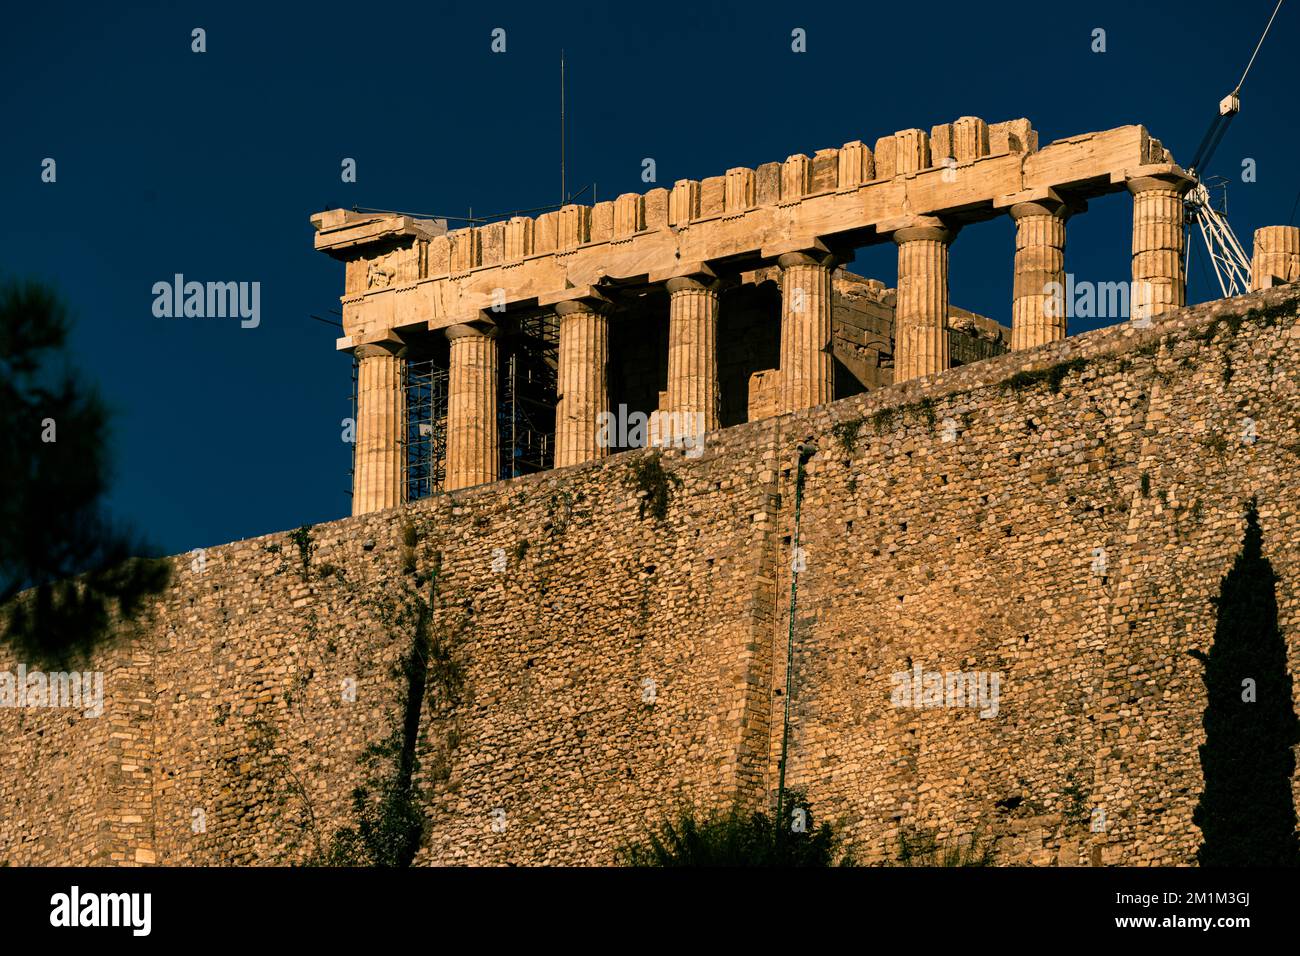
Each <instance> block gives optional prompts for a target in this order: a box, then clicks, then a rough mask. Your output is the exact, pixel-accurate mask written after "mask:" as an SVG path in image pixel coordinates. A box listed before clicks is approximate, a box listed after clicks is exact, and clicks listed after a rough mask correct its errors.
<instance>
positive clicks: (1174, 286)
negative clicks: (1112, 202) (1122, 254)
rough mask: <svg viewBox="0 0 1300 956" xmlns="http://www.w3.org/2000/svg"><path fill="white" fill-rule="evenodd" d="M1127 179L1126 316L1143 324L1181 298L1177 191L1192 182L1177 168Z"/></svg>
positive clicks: (1180, 210) (1184, 282)
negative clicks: (1129, 281) (1129, 272)
mask: <svg viewBox="0 0 1300 956" xmlns="http://www.w3.org/2000/svg"><path fill="white" fill-rule="evenodd" d="M1169 169H1170V167H1165V168H1164V170H1163V171H1160V172H1155V173H1153V174H1151V175H1148V176H1135V177H1133V178H1131V179H1129V180H1128V189H1129V192H1131V193H1132V194H1133V288H1132V290H1131V292H1130V293H1129V315H1130V316H1131V318H1132V320H1133V321H1135V322H1145V321H1147V320H1148V319H1150V318H1151V316H1153V315H1159V314H1160V313H1161V312H1167V311H1168V310H1169V309H1177V308H1179V307H1180V306H1182V305H1183V304H1184V303H1185V302H1186V297H1187V277H1186V275H1185V274H1184V272H1183V194H1184V193H1185V192H1187V190H1188V189H1190V188H1191V186H1192V180H1191V179H1189V178H1188V177H1187V176H1185V175H1183V174H1182V173H1180V172H1176V171H1169Z"/></svg>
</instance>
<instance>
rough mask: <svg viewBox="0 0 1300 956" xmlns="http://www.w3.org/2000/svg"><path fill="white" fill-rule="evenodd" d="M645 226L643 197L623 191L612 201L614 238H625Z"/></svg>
mask: <svg viewBox="0 0 1300 956" xmlns="http://www.w3.org/2000/svg"><path fill="white" fill-rule="evenodd" d="M644 228H645V197H644V196H642V195H641V194H640V193H624V194H623V195H621V196H619V197H618V199H616V200H615V201H614V238H615V239H625V238H627V237H628V236H631V235H634V234H636V233H638V232H640V231H641V230H642V229H644Z"/></svg>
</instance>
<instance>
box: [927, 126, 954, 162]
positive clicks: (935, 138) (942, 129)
mask: <svg viewBox="0 0 1300 956" xmlns="http://www.w3.org/2000/svg"><path fill="white" fill-rule="evenodd" d="M947 156H952V157H955V156H956V153H955V152H953V145H952V124H951V123H940V124H939V125H938V126H932V127H930V159H931V160H932V161H933V162H934V164H935V165H936V166H942V165H943V160H944V157H947Z"/></svg>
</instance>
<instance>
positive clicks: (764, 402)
mask: <svg viewBox="0 0 1300 956" xmlns="http://www.w3.org/2000/svg"><path fill="white" fill-rule="evenodd" d="M780 411H781V370H780V369H777V368H769V369H764V370H763V371H761V372H755V373H754V374H752V375H750V376H749V421H751V422H756V421H758V420H759V419H762V418H771V417H772V416H773V415H777V414H780Z"/></svg>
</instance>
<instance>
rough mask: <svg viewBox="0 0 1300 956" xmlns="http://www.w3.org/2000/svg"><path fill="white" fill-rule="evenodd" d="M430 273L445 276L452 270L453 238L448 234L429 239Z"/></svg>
mask: <svg viewBox="0 0 1300 956" xmlns="http://www.w3.org/2000/svg"><path fill="white" fill-rule="evenodd" d="M428 258H429V266H428V268H429V275H431V276H445V275H446V274H447V273H448V272H449V271H451V240H450V239H449V238H447V237H446V236H434V237H433V238H432V239H430V240H429V251H428Z"/></svg>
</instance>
